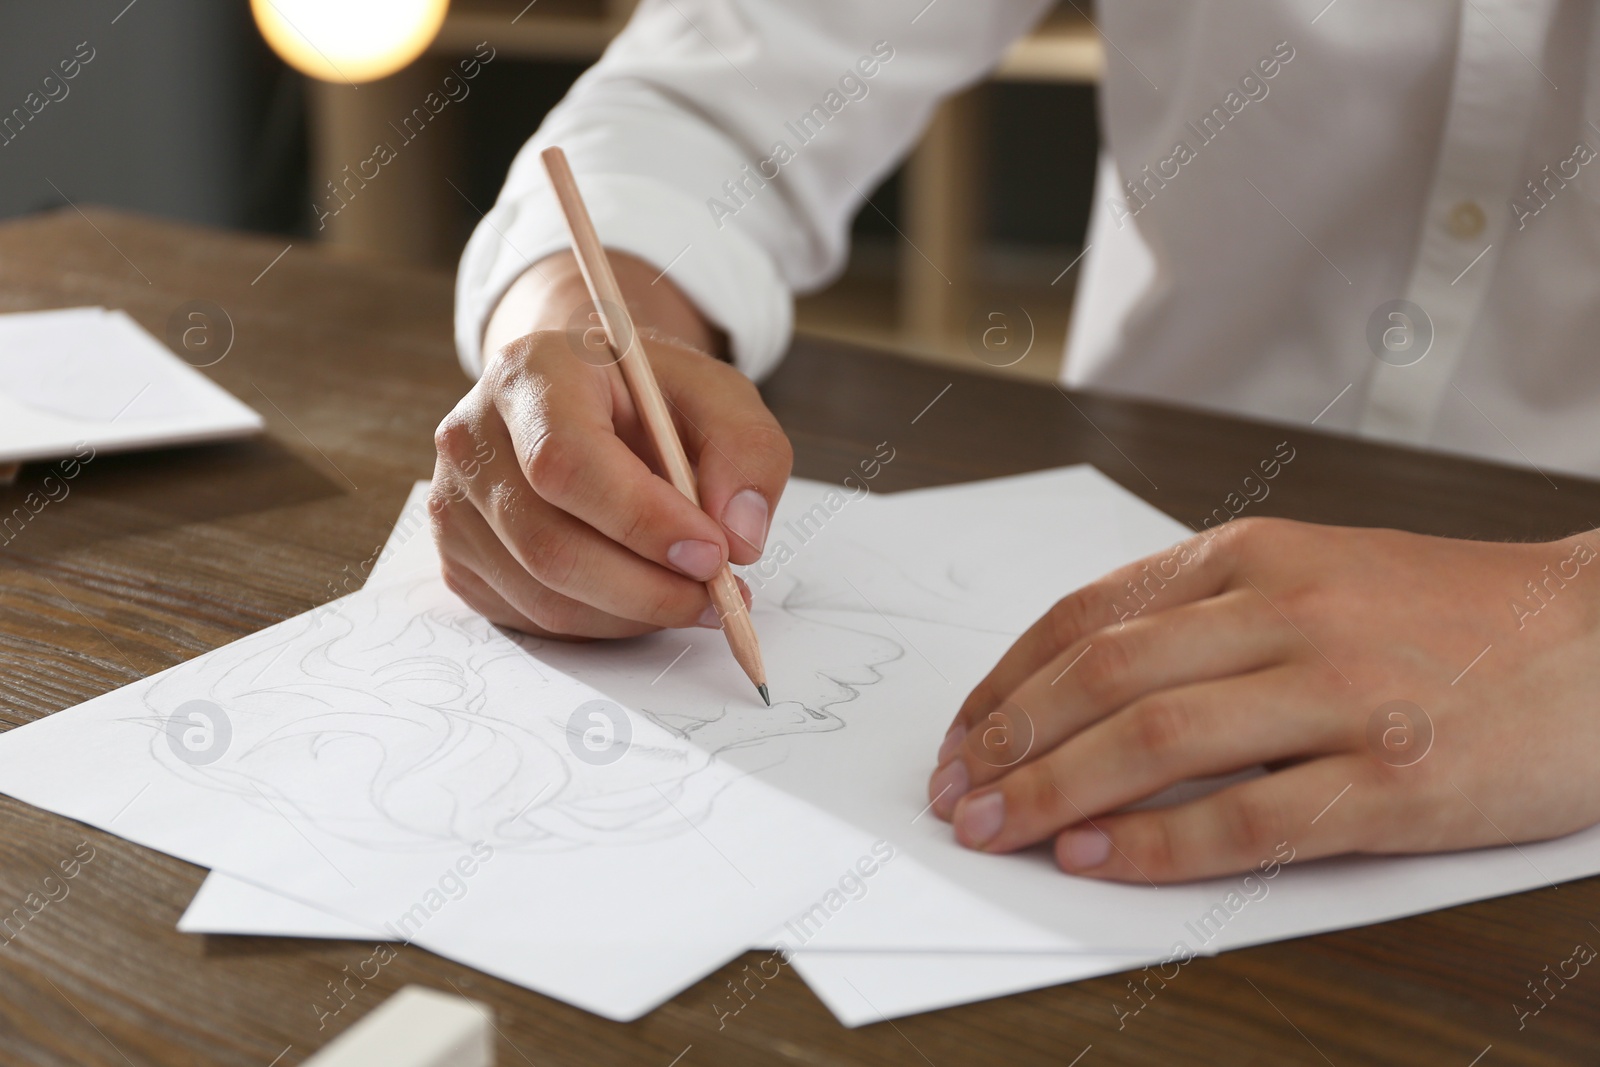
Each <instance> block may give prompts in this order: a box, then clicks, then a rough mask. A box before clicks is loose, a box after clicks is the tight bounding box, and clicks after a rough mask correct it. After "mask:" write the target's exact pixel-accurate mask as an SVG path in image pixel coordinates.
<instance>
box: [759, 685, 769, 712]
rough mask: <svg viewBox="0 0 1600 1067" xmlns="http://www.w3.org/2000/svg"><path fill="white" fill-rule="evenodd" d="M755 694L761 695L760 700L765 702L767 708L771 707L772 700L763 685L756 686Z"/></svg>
mask: <svg viewBox="0 0 1600 1067" xmlns="http://www.w3.org/2000/svg"><path fill="white" fill-rule="evenodd" d="M756 692H758V693H760V694H761V699H762V700H765V701H766V702H767V707H769V708H770V707H772V698H771V697H770V696H768V695H767V687H766V686H764V685H758V686H756Z"/></svg>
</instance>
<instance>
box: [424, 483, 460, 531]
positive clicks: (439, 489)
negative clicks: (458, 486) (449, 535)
mask: <svg viewBox="0 0 1600 1067" xmlns="http://www.w3.org/2000/svg"><path fill="white" fill-rule="evenodd" d="M457 500H458V498H457V497H456V496H455V495H454V493H453V492H452V489H451V488H448V487H446V486H445V485H444V484H442V483H441V482H440V481H437V480H436V481H435V482H434V483H433V487H432V488H430V489H429V490H428V503H427V508H428V521H429V523H430V524H431V525H432V526H433V532H434V536H435V537H438V535H439V534H440V533H441V532H443V530H444V529H445V526H446V524H447V523H448V522H449V521H450V513H451V511H452V509H453V508H454V506H455V504H456V502H457Z"/></svg>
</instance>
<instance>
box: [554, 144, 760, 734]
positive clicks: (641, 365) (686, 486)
mask: <svg viewBox="0 0 1600 1067" xmlns="http://www.w3.org/2000/svg"><path fill="white" fill-rule="evenodd" d="M539 158H540V159H541V160H542V161H543V162H544V169H545V173H546V174H548V175H549V176H550V185H551V187H552V188H553V189H554V190H555V193H556V199H557V200H559V201H560V202H561V213H562V215H563V216H565V218H566V220H567V232H568V233H569V234H571V236H572V251H573V255H574V256H576V257H577V260H578V270H579V271H580V272H581V273H582V274H583V281H584V284H585V285H586V286H588V288H589V298H590V299H591V300H593V301H594V304H595V309H596V311H597V312H598V313H599V316H600V324H601V326H602V327H603V328H604V330H605V334H606V340H607V341H609V342H610V344H611V348H612V351H613V352H615V353H616V356H617V364H618V366H619V367H620V368H621V370H622V377H623V380H624V381H625V382H627V385H628V393H629V395H630V396H632V397H633V405H634V407H635V408H637V409H638V411H639V418H640V420H641V421H642V422H643V423H644V426H645V430H646V432H647V433H649V435H650V440H651V442H652V443H653V444H654V445H655V449H656V453H657V455H658V456H659V457H660V459H661V466H662V467H663V468H664V469H665V470H666V472H667V478H668V480H669V481H671V482H672V484H673V485H674V486H675V487H677V489H678V491H679V492H680V493H682V494H683V495H684V496H686V497H688V498H689V499H690V500H691V501H693V502H694V505H695V506H696V507H699V506H700V488H699V486H698V485H697V484H696V483H695V477H694V468H693V467H691V466H690V465H689V456H688V454H687V453H685V452H684V450H683V442H682V441H681V440H680V439H679V438H678V431H677V427H676V426H674V424H673V422H672V413H671V412H670V411H669V410H668V409H667V400H666V397H664V396H662V395H661V386H660V384H659V383H657V381H656V376H655V372H654V371H653V370H651V369H650V357H649V356H648V355H646V354H645V349H644V343H643V342H642V341H641V340H640V338H639V333H638V331H637V330H636V329H634V325H633V317H632V316H631V315H629V314H628V305H627V302H626V301H625V300H623V297H622V289H621V287H619V286H618V285H617V279H616V275H614V274H613V273H612V272H611V260H610V259H609V258H608V257H607V256H606V250H605V246H604V245H602V244H601V243H600V235H599V234H598V233H596V232H595V228H594V222H593V220H591V219H590V218H589V209H588V208H587V207H585V206H584V203H583V197H582V195H581V194H580V193H579V192H578V182H577V179H576V178H574V177H573V174H572V168H571V167H570V166H568V164H567V157H566V153H564V152H562V151H561V149H560V148H558V147H554V146H552V147H550V148H546V149H545V150H544V151H543V152H541V153H540V154H539ZM706 589H707V590H708V591H709V592H710V593H711V602H712V603H713V604H714V605H716V609H717V616H718V618H719V619H720V621H721V623H722V632H723V634H724V635H725V636H726V637H727V639H728V647H729V648H730V649H732V650H733V658H734V659H735V660H737V661H738V663H739V666H740V667H742V668H743V669H744V672H745V674H747V675H749V676H750V680H751V681H752V682H754V683H755V687H756V691H757V692H759V693H760V694H761V699H762V700H764V701H766V702H767V704H768V705H771V703H772V697H771V696H770V695H769V694H768V692H767V672H766V667H765V666H764V665H763V664H762V662H761V644H760V642H759V641H757V639H756V629H755V626H754V625H753V624H752V623H751V621H750V612H749V610H748V609H747V608H746V607H745V605H744V597H743V596H742V595H740V593H739V583H738V582H737V581H735V580H734V577H733V571H732V570H730V569H729V567H728V565H727V564H726V563H724V564H723V565H722V567H721V568H720V569H719V570H718V571H717V573H716V574H715V575H713V576H712V578H711V580H710V581H708V582H706Z"/></svg>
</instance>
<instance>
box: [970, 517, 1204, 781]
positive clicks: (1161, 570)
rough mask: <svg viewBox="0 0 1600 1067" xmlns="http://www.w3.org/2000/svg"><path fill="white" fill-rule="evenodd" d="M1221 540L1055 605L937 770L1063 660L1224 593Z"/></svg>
mask: <svg viewBox="0 0 1600 1067" xmlns="http://www.w3.org/2000/svg"><path fill="white" fill-rule="evenodd" d="M1223 536H1224V535H1222V534H1221V533H1212V534H1200V535H1197V536H1195V537H1191V538H1188V539H1187V540H1184V541H1180V542H1178V543H1177V544H1176V545H1173V546H1171V547H1170V548H1166V549H1163V550H1162V551H1160V552H1157V553H1156V554H1154V555H1151V556H1146V557H1145V558H1144V559H1141V560H1137V561H1135V562H1133V563H1130V564H1128V565H1127V566H1125V567H1119V568H1117V569H1116V570H1114V571H1112V572H1111V573H1109V574H1107V575H1105V576H1104V577H1102V578H1099V579H1097V580H1095V581H1093V582H1090V583H1089V584H1088V585H1086V586H1084V587H1083V588H1082V589H1079V590H1078V591H1077V592H1075V593H1073V594H1071V595H1070V596H1067V597H1063V598H1062V599H1061V600H1058V601H1056V603H1055V604H1054V606H1052V607H1051V608H1050V610H1049V611H1047V612H1045V613H1044V615H1043V616H1041V617H1040V618H1039V620H1038V621H1037V622H1035V623H1034V624H1033V625H1032V626H1030V627H1028V629H1027V630H1026V631H1025V632H1024V633H1023V635H1022V636H1021V637H1019V638H1017V641H1016V643H1015V644H1013V645H1012V646H1011V647H1010V648H1009V649H1007V650H1006V653H1005V655H1003V656H1001V657H1000V662H999V663H997V664H995V666H994V669H993V670H991V671H990V672H989V673H988V674H987V675H985V676H984V678H983V680H982V681H981V682H979V683H978V684H977V685H976V686H975V687H974V688H973V690H972V692H971V693H970V694H968V695H967V699H966V700H965V701H964V702H963V703H962V705H961V710H960V711H958V712H957V713H956V717H955V722H954V723H952V724H951V726H950V730H949V732H948V733H947V734H946V735H945V739H944V743H943V744H942V745H940V747H939V757H938V763H939V764H940V765H941V766H942V765H943V764H945V763H946V762H948V761H949V760H950V758H951V757H952V756H954V755H955V753H956V752H957V750H958V749H959V748H960V747H961V744H962V742H963V741H964V740H965V739H966V736H967V734H968V732H969V731H971V730H973V729H976V728H977V726H978V725H979V724H980V723H982V721H983V720H984V719H985V718H986V717H987V716H988V715H989V714H990V713H991V712H994V711H995V710H996V709H997V708H999V707H1000V705H1001V704H1002V703H1003V702H1004V701H1005V700H1006V699H1007V698H1008V697H1010V696H1011V694H1013V693H1015V692H1016V691H1017V689H1018V688H1019V687H1021V686H1022V685H1023V683H1025V682H1026V681H1027V680H1028V679H1029V678H1031V677H1033V676H1034V675H1035V674H1037V673H1038V672H1039V671H1040V670H1042V669H1044V667H1045V666H1047V665H1048V664H1050V663H1051V662H1052V661H1054V660H1057V659H1058V658H1061V659H1064V660H1066V661H1067V663H1068V665H1069V669H1070V663H1071V662H1072V660H1073V657H1074V656H1076V655H1081V654H1082V651H1083V649H1084V648H1085V647H1087V645H1088V643H1089V642H1088V640H1087V639H1088V638H1089V637H1090V635H1092V634H1094V633H1095V632H1097V631H1099V630H1103V629H1105V628H1107V627H1110V626H1119V625H1121V624H1122V623H1125V622H1128V621H1130V620H1132V619H1134V618H1138V617H1141V616H1144V615H1148V614H1152V613H1159V612H1163V611H1169V610H1171V609H1173V608H1176V607H1180V606H1182V605H1184V604H1189V603H1192V602H1194V601H1196V600H1200V599H1203V598H1205V597H1208V596H1215V595H1216V594H1217V593H1219V592H1221V591H1222V590H1223V588H1224V587H1225V586H1226V584H1227V581H1228V578H1229V576H1230V574H1231V568H1230V567H1229V566H1228V565H1227V564H1226V563H1223V562H1220V561H1221V560H1222V559H1223V557H1224V556H1226V555H1228V554H1227V553H1224V552H1221V551H1219V549H1220V548H1221V547H1222V546H1223V545H1224V544H1226V541H1225V540H1224V539H1223ZM1069 652H1070V653H1072V655H1067V653H1069Z"/></svg>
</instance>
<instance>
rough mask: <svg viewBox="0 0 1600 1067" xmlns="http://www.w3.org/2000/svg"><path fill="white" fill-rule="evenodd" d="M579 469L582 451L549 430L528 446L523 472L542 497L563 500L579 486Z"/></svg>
mask: <svg viewBox="0 0 1600 1067" xmlns="http://www.w3.org/2000/svg"><path fill="white" fill-rule="evenodd" d="M580 470H581V465H580V450H579V449H578V448H577V447H576V446H574V445H573V444H572V443H571V442H570V441H568V440H567V438H565V437H558V436H557V435H555V434H554V433H550V432H546V433H545V434H543V435H542V436H541V437H539V439H538V440H536V441H534V442H533V443H532V445H531V446H530V447H529V448H528V459H527V463H526V465H525V467H524V469H523V474H525V475H526V476H527V479H528V484H530V485H532V486H533V487H534V488H535V489H537V490H538V491H539V495H540V496H544V497H546V499H549V498H551V497H555V498H557V499H560V498H565V497H567V496H569V495H570V494H571V493H572V492H573V490H574V489H576V488H577V480H578V476H579V471H580Z"/></svg>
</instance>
